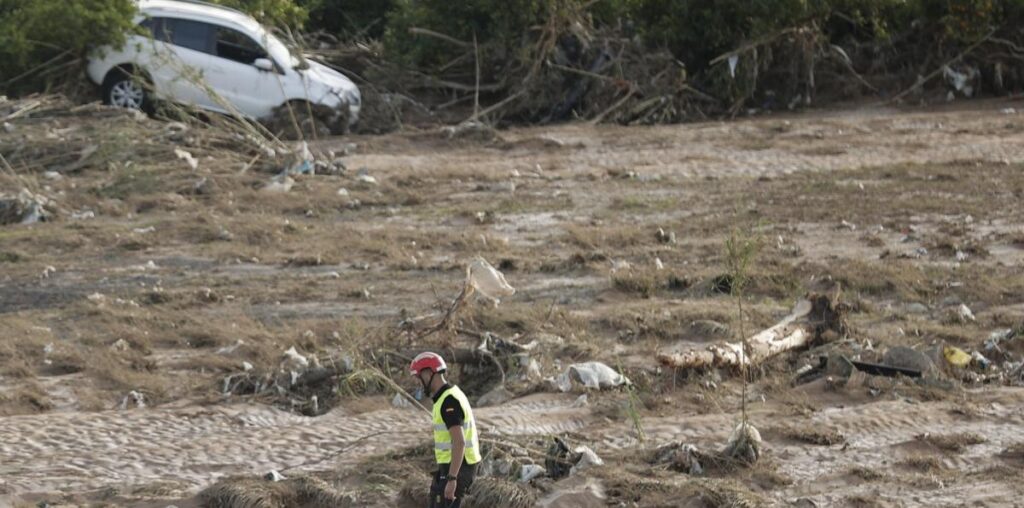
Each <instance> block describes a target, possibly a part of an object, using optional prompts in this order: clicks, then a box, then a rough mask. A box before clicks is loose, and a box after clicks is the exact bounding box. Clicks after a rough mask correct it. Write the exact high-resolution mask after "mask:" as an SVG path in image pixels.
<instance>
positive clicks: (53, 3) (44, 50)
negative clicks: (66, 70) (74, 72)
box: [0, 0, 135, 93]
mask: <svg viewBox="0 0 1024 508" xmlns="http://www.w3.org/2000/svg"><path fill="white" fill-rule="evenodd" d="M134 14H135V5H134V3H133V2H132V0H0V93H18V92H20V91H24V90H35V89H39V88H41V87H43V86H45V85H46V84H47V83H48V82H51V81H52V80H55V79H59V78H62V77H63V76H62V75H41V74H40V73H41V72H42V71H45V70H47V69H48V68H49V66H51V65H56V64H60V63H66V62H67V61H68V60H71V59H74V58H75V57H82V56H85V55H86V54H87V53H88V51H89V49H90V48H92V47H95V46H101V45H105V44H118V43H120V42H123V41H124V34H125V33H126V32H127V31H128V30H130V29H131V27H132V17H133V16H134Z"/></svg>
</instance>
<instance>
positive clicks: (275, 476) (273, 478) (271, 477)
mask: <svg viewBox="0 0 1024 508" xmlns="http://www.w3.org/2000/svg"><path fill="white" fill-rule="evenodd" d="M263 479H264V480H267V481H268V482H280V481H284V480H286V478H285V477H284V475H282V474H281V473H278V472H277V471H273V470H272V471H270V472H269V473H267V474H265V475H263Z"/></svg>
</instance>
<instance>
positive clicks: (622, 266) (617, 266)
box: [612, 259, 632, 273]
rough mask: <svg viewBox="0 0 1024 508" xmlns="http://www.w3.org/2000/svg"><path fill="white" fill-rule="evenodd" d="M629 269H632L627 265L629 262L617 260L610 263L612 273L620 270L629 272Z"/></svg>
mask: <svg viewBox="0 0 1024 508" xmlns="http://www.w3.org/2000/svg"><path fill="white" fill-rule="evenodd" d="M630 268H632V265H630V264H629V261H626V260H623V259H617V260H615V261H612V273H615V272H618V271H622V270H629V269H630Z"/></svg>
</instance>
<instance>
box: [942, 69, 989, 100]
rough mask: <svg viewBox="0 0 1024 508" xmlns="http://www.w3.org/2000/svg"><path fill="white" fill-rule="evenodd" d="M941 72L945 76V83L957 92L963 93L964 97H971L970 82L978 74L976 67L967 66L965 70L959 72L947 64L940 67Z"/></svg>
mask: <svg viewBox="0 0 1024 508" xmlns="http://www.w3.org/2000/svg"><path fill="white" fill-rule="evenodd" d="M942 73H943V76H944V77H945V78H946V83H948V84H949V85H950V86H951V87H953V89H954V90H956V91H957V92H960V93H962V94H964V97H971V96H973V95H974V86H973V85H971V84H970V83H971V82H972V81H974V80H975V79H976V78H977V77H978V76H979V74H980V72H979V71H978V68H977V67H971V66H968V67H966V70H965V71H963V72H960V71H957V70H954V69H952V68H950V67H949V66H948V65H947V66H945V67H943V68H942Z"/></svg>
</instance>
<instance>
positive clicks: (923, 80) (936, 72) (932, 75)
mask: <svg viewBox="0 0 1024 508" xmlns="http://www.w3.org/2000/svg"><path fill="white" fill-rule="evenodd" d="M994 33H996V31H995V30H991V31H989V33H988V35H986V36H985V37H982V38H981V39H978V41H976V42H975V43H974V44H971V45H970V46H968V47H967V49H965V50H963V51H961V52H960V54H958V55H956V56H955V57H953V58H951V59H949V60H947V61H946V62H944V63H943V64H942V65H940V66H939V67H938V68H937V69H935V70H934V71H932V72H931V73H930V74H928V75H927V76H925V77H924V78H921V79H919V80H917V82H916V83H914V84H913V85H912V86H911V87H910V88H907V89H906V90H904V91H902V92H900V93H899V94H897V95H896V96H895V97H893V98H891V99H889V100H888V101H885V103H884V104H892V103H893V102H897V101H899V100H900V99H902V98H904V97H906V96H907V95H909V94H910V93H911V92H913V91H914V90H917V89H918V88H920V87H922V86H924V84H925V83H927V82H929V81H931V80H933V79H935V77H936V76H938V75H939V74H941V73H942V71H943V69H945V68H946V67H948V66H949V64H951V63H953V62H956V61H957V60H960V59H961V58H963V57H965V56H967V54H968V53H970V52H971V51H974V50H975V49H977V47H978V46H981V45H982V44H984V43H985V42H986V41H988V40H989V39H990V38H991V37H992V34H994Z"/></svg>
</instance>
